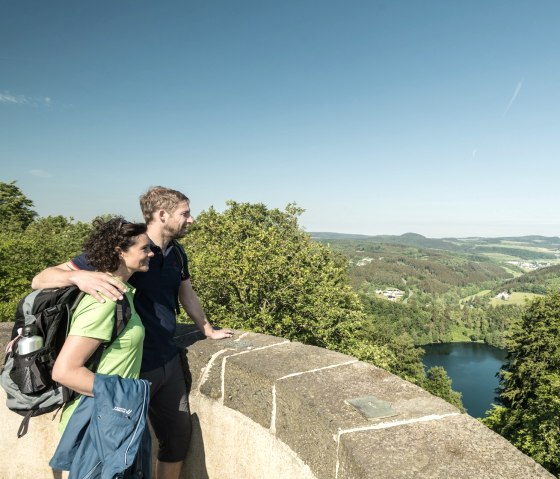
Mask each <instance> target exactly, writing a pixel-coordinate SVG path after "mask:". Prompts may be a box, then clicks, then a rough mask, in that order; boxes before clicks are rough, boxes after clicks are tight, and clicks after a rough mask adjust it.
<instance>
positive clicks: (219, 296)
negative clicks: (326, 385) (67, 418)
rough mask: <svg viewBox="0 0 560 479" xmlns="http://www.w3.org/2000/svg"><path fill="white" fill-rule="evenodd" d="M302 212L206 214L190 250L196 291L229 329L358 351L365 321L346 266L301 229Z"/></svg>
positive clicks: (241, 209) (256, 209)
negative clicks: (358, 337) (300, 216)
mask: <svg viewBox="0 0 560 479" xmlns="http://www.w3.org/2000/svg"><path fill="white" fill-rule="evenodd" d="M302 211H303V210H301V209H300V208H298V207H297V206H295V205H288V206H287V207H286V210H285V211H280V210H278V209H267V208H266V207H265V206H264V205H262V204H248V203H236V202H233V201H231V202H228V208H227V209H226V211H224V212H223V213H218V212H217V211H216V210H214V209H213V208H211V209H209V210H208V211H206V212H203V213H202V214H201V215H199V217H198V219H197V221H196V223H195V224H194V225H193V227H192V228H191V229H190V231H189V233H188V239H187V242H186V245H187V247H188V249H189V252H190V257H191V270H192V276H193V283H194V285H195V287H196V289H197V292H198V294H199V296H200V298H201V300H202V302H203V304H204V307H205V310H206V312H207V313H208V314H209V316H211V317H212V319H213V321H216V322H219V324H221V325H224V326H228V327H234V328H244V329H249V330H252V331H256V332H261V333H268V334H273V335H276V336H281V337H285V338H288V339H293V340H298V341H302V342H304V343H306V344H313V345H316V346H320V347H325V348H329V349H337V348H341V347H342V348H343V349H345V350H346V351H350V350H351V349H352V345H353V344H354V342H355V336H356V333H357V331H358V330H359V328H360V326H361V324H362V323H363V321H364V320H365V315H364V313H363V311H362V307H361V304H360V301H359V299H358V297H357V295H356V294H355V293H354V292H353V291H352V289H351V288H350V286H349V285H348V281H347V275H346V266H345V260H344V259H343V258H342V257H341V256H338V255H335V254H334V253H333V252H332V251H331V250H330V249H329V248H327V247H325V246H323V245H320V244H318V243H316V242H313V241H312V240H311V238H310V237H309V235H307V234H306V233H305V232H303V231H302V230H301V229H300V228H299V227H298V223H297V218H298V216H299V214H301V212H302ZM377 349H379V350H383V349H384V348H377ZM381 355H382V356H383V354H381Z"/></svg>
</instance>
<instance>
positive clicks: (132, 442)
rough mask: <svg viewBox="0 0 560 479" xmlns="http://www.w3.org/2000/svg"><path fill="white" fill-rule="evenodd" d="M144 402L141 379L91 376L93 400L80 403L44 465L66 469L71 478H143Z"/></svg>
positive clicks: (146, 455)
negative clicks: (47, 462) (47, 463)
mask: <svg viewBox="0 0 560 479" xmlns="http://www.w3.org/2000/svg"><path fill="white" fill-rule="evenodd" d="M149 400H150V383H149V382H148V381H146V380H144V379H125V378H121V377H120V376H114V375H111V376H107V375H104V374H96V375H95V379H94V382H93V397H88V396H84V397H82V398H81V399H80V403H79V404H78V407H77V408H76V409H75V411H74V413H73V414H72V416H71V417H70V420H69V421H68V424H67V426H66V429H65V430H64V433H63V435H62V438H61V439H60V442H59V444H58V447H57V448H56V451H55V453H54V456H53V457H52V459H51V460H50V462H49V465H50V466H51V467H52V468H53V469H61V470H64V471H68V470H69V471H70V476H69V478H71V479H86V478H87V479H92V478H101V479H113V478H114V477H115V476H117V477H144V478H149V477H150V476H151V437H150V432H149V428H148V427H146V418H147V413H148V403H149ZM131 466H133V467H132V468H131ZM129 468H130V469H129ZM127 469H128V470H127ZM125 470H127V471H126V475H123V473H124V471H125Z"/></svg>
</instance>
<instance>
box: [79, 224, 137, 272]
mask: <svg viewBox="0 0 560 479" xmlns="http://www.w3.org/2000/svg"><path fill="white" fill-rule="evenodd" d="M92 224H93V227H94V230H93V232H92V233H91V235H90V236H89V238H87V239H86V241H85V242H84V252H85V254H86V256H87V259H88V262H89V264H91V265H92V266H93V267H94V268H95V269H96V270H97V271H103V272H106V273H110V272H113V271H116V270H117V269H118V268H119V265H120V258H119V253H118V252H117V247H119V248H121V249H122V250H123V251H127V250H128V248H130V247H131V246H132V245H134V244H135V243H136V238H137V237H138V236H139V235H141V234H144V233H145V232H146V225H145V224H144V223H130V222H128V221H126V220H125V219H124V218H123V217H122V216H115V217H112V218H110V219H107V218H95V219H94V220H93V222H92Z"/></svg>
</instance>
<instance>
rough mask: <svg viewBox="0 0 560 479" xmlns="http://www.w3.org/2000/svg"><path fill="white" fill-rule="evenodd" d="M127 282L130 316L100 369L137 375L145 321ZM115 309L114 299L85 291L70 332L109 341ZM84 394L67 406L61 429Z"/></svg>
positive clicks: (105, 371) (110, 347) (61, 430)
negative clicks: (96, 297)
mask: <svg viewBox="0 0 560 479" xmlns="http://www.w3.org/2000/svg"><path fill="white" fill-rule="evenodd" d="M125 284H126V286H127V290H126V292H125V295H126V297H127V299H128V303H129V305H130V308H131V311H130V312H131V316H130V320H129V321H128V323H127V325H126V327H125V328H124V330H123V331H122V333H121V334H120V335H119V336H118V337H117V339H115V341H113V343H112V344H111V345H110V346H109V347H108V348H107V349H106V350H105V351H104V352H103V355H102V356H101V361H100V362H99V366H98V368H97V372H98V373H102V374H117V375H118V376H121V377H123V378H133V379H137V378H138V377H139V375H140V365H141V363H142V346H143V344H144V325H143V324H142V321H141V320H140V317H139V316H138V313H136V310H135V309H134V291H135V290H134V288H133V287H132V286H130V285H129V284H128V283H125ZM115 309H116V304H115V303H114V302H113V301H110V300H106V301H105V302H104V303H99V302H98V301H97V300H96V299H95V298H94V297H93V296H90V295H89V294H87V295H85V296H84V298H83V299H82V300H81V301H80V303H79V304H78V306H77V308H76V311H75V312H74V315H73V316H72V321H71V324H70V331H69V333H68V335H72V336H84V337H88V338H95V339H99V340H100V341H109V340H110V339H111V335H112V332H113V324H114V320H115V319H114V318H115ZM81 397H82V396H78V397H77V398H76V399H74V400H73V401H71V402H69V403H68V404H67V405H66V406H65V407H64V410H63V412H62V416H61V418H60V426H59V430H60V432H63V431H64V428H65V427H66V424H67V423H68V420H69V419H70V416H71V415H72V413H73V412H74V409H76V407H77V405H78V402H79V400H80V398H81Z"/></svg>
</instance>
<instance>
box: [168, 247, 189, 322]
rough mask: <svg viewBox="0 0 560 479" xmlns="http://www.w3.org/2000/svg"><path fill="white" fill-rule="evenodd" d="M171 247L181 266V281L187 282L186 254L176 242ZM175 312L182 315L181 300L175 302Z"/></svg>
mask: <svg viewBox="0 0 560 479" xmlns="http://www.w3.org/2000/svg"><path fill="white" fill-rule="evenodd" d="M171 247H172V248H173V253H174V254H175V257H176V258H177V262H178V263H179V264H180V265H181V281H185V280H186V279H187V278H188V275H187V274H188V270H187V262H186V261H185V257H184V255H185V253H184V251H183V247H182V246H181V244H180V243H179V242H178V241H177V240H176V239H173V240H171ZM175 312H176V313H177V315H179V314H181V305H180V304H179V298H177V299H176V300H175Z"/></svg>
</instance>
